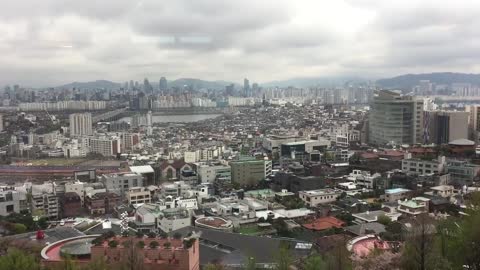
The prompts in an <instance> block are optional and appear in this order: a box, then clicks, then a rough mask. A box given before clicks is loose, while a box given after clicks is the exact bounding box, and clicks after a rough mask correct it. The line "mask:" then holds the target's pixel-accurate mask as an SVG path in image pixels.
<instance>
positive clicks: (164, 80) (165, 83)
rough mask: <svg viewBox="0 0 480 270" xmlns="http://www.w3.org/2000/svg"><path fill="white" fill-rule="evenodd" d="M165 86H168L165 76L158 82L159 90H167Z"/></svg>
mask: <svg viewBox="0 0 480 270" xmlns="http://www.w3.org/2000/svg"><path fill="white" fill-rule="evenodd" d="M167 88H168V84H167V79H166V78H165V77H162V78H160V82H159V89H160V91H167Z"/></svg>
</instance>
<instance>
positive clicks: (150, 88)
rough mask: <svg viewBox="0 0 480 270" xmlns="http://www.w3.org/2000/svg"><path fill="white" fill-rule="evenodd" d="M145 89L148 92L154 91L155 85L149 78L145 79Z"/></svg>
mask: <svg viewBox="0 0 480 270" xmlns="http://www.w3.org/2000/svg"><path fill="white" fill-rule="evenodd" d="M143 91H144V92H145V93H147V94H151V93H153V87H152V85H151V84H150V82H149V81H148V79H147V78H145V79H144V80H143Z"/></svg>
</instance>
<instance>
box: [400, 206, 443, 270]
mask: <svg viewBox="0 0 480 270" xmlns="http://www.w3.org/2000/svg"><path fill="white" fill-rule="evenodd" d="M413 222H414V224H412V227H411V229H410V232H409V233H408V235H407V239H406V242H405V250H404V253H403V267H404V268H405V269H412V270H417V269H418V270H426V269H430V267H428V265H427V263H428V261H429V258H430V257H431V256H434V249H433V247H434V246H433V240H434V233H435V226H434V224H433V220H432V219H431V218H429V217H428V215H420V216H417V217H416V219H415V221H413Z"/></svg>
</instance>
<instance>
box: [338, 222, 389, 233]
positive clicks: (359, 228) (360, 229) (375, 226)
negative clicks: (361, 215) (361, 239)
mask: <svg viewBox="0 0 480 270" xmlns="http://www.w3.org/2000/svg"><path fill="white" fill-rule="evenodd" d="M345 231H347V232H349V233H351V234H353V235H354V236H363V235H367V234H375V235H378V234H380V233H383V232H386V229H385V225H383V224H381V223H378V222H369V223H361V224H355V225H352V226H348V227H345Z"/></svg>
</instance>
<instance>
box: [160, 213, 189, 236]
mask: <svg viewBox="0 0 480 270" xmlns="http://www.w3.org/2000/svg"><path fill="white" fill-rule="evenodd" d="M191 225H192V219H191V217H190V214H189V212H188V210H187V209H185V208H171V209H165V210H163V211H161V213H160V215H159V217H158V218H157V228H158V229H160V230H162V231H163V232H166V233H169V232H172V231H176V230H178V229H181V228H185V227H188V226H191Z"/></svg>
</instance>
